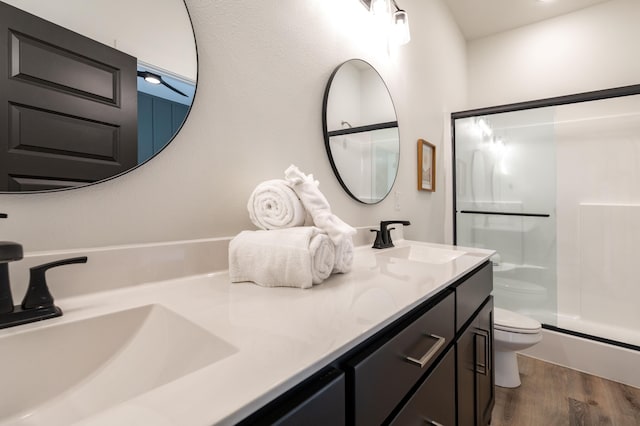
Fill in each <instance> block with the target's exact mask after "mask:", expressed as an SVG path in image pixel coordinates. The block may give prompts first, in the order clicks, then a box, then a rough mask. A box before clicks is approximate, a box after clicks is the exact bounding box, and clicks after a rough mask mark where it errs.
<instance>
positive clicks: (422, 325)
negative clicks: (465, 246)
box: [241, 262, 494, 426]
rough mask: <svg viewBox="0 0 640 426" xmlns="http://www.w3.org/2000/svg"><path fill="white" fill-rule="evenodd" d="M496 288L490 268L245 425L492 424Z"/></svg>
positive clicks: (393, 326) (388, 329)
mask: <svg viewBox="0 0 640 426" xmlns="http://www.w3.org/2000/svg"><path fill="white" fill-rule="evenodd" d="M492 289H493V274H492V266H491V264H490V263H489V262H485V263H484V264H483V265H482V266H480V267H478V268H477V269H475V270H474V271H472V272H470V273H469V274H467V275H466V276H464V277H462V278H461V279H460V280H458V281H456V282H455V283H453V284H452V285H450V286H449V287H448V288H446V289H443V291H441V292H440V293H439V294H438V295H436V296H433V297H431V298H430V299H429V300H427V301H425V302H424V303H423V304H422V305H420V306H419V307H417V308H415V309H414V310H413V311H411V312H409V313H407V314H406V315H404V316H403V317H402V318H400V319H398V320H397V321H395V322H394V323H392V324H390V325H389V326H387V327H385V328H384V329H383V330H381V331H380V332H378V333H377V334H375V335H374V336H372V337H371V338H369V339H368V340H367V341H365V342H364V343H362V344H360V345H358V346H357V347H355V348H353V349H352V350H351V351H349V352H348V353H347V354H344V355H343V356H341V357H340V358H338V359H336V360H334V361H333V362H331V366H330V367H328V369H327V370H326V372H325V373H323V374H320V375H319V376H316V377H314V378H311V379H309V380H307V381H306V382H304V383H303V384H302V385H299V386H297V387H295V388H294V389H292V390H291V391H289V392H287V393H286V394H284V395H283V396H281V397H280V398H278V399H276V400H275V401H274V402H272V403H271V404H269V405H268V406H267V407H265V408H263V409H261V410H259V411H258V412H256V413H254V414H253V415H252V416H250V417H249V418H248V419H247V420H245V421H243V422H242V423H241V424H243V425H244V424H278V425H294V424H298V425H302V424H304V425H340V424H348V425H381V424H392V425H394V426H398V425H403V426H404V425H425V424H426V425H436V426H438V425H443V426H453V425H461V426H466V425H472V426H475V425H487V424H489V422H490V419H491V411H492V409H493V404H494V370H493V298H492V297H491V295H490V293H491V290H492Z"/></svg>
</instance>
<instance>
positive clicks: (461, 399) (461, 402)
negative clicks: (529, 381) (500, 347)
mask: <svg viewBox="0 0 640 426" xmlns="http://www.w3.org/2000/svg"><path fill="white" fill-rule="evenodd" d="M456 351H457V357H458V359H457V369H458V379H457V382H458V424H459V425H461V426H466V425H470V426H473V425H487V424H489V421H490V420H491V411H492V410H493V404H494V400H495V398H494V396H495V394H494V371H493V358H494V350H493V298H492V297H490V298H488V299H487V302H486V303H485V305H484V306H483V308H482V309H481V310H480V311H479V312H478V314H477V315H476V316H475V317H474V318H473V320H472V321H471V323H470V324H469V326H468V327H467V328H466V329H465V330H464V331H463V333H462V334H461V335H460V337H459V338H458V340H457V342H456Z"/></svg>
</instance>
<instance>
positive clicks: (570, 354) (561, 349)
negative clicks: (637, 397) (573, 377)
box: [521, 329, 640, 388]
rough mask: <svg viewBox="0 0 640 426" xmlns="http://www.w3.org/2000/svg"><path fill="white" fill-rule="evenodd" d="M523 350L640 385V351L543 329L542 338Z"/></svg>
mask: <svg viewBox="0 0 640 426" xmlns="http://www.w3.org/2000/svg"><path fill="white" fill-rule="evenodd" d="M521 353H522V354H523V355H526V356H530V357H532V358H537V359H540V360H542V361H546V362H550V363H552V364H557V365H561V366H564V367H568V368H571V369H574V370H578V371H582V372H585V373H589V374H593V375H594V376H598V377H603V378H605V379H609V380H614V381H616V382H620V383H624V384H626V385H630V386H634V387H636V388H640V369H638V368H637V366H638V365H640V352H639V351H635V350H631V349H626V348H622V347H618V346H614V345H609V344H606V343H601V342H597V341H593V340H589V339H584V338H581V337H577V336H572V335H569V334H566V333H560V332H556V331H551V330H545V329H543V330H542V341H541V342H540V343H538V344H537V345H535V346H532V347H531V348H529V349H527V350H524V351H522V352H521Z"/></svg>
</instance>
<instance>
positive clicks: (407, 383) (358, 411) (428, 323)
mask: <svg viewBox="0 0 640 426" xmlns="http://www.w3.org/2000/svg"><path fill="white" fill-rule="evenodd" d="M423 309H425V310H426V312H425V311H424V310H423V311H422V313H421V314H418V315H419V316H418V317H417V318H416V317H413V318H412V319H408V320H406V321H407V322H405V323H404V324H402V325H398V327H399V328H398V329H396V328H395V327H394V330H392V331H390V332H389V334H388V335H390V336H392V337H390V338H388V339H386V340H384V339H383V340H382V341H378V342H375V343H372V344H371V345H370V346H369V347H367V348H366V349H364V350H363V351H362V352H361V353H360V354H358V355H357V356H355V357H354V358H352V359H350V360H349V361H347V362H346V365H345V370H346V371H347V389H349V395H351V398H352V406H353V413H351V415H352V416H353V419H354V423H355V424H356V425H374V424H381V423H382V422H383V421H384V420H385V419H386V418H387V417H388V416H389V415H390V414H391V412H392V410H393V409H394V408H395V407H396V406H397V405H398V404H399V403H400V401H401V400H402V399H403V398H404V397H405V395H407V393H408V392H409V391H410V389H411V387H412V386H414V385H415V384H416V383H417V382H418V381H419V380H420V378H421V377H423V376H424V374H425V373H426V372H427V371H428V370H429V368H430V367H431V366H432V365H433V363H434V362H435V360H436V359H438V358H439V355H440V354H441V353H442V352H443V351H445V350H446V349H447V347H448V346H449V344H450V343H451V342H453V339H454V335H455V327H454V309H455V297H454V294H453V293H448V295H447V296H445V297H444V299H441V300H440V301H439V302H437V303H436V304H435V305H431V306H430V307H429V306H427V307H425V308H423ZM421 363H422V366H421V365H420V364H421Z"/></svg>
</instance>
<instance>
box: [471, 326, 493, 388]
mask: <svg viewBox="0 0 640 426" xmlns="http://www.w3.org/2000/svg"><path fill="white" fill-rule="evenodd" d="M475 335H476V337H481V338H482V349H483V350H482V357H483V358H484V359H483V360H482V362H481V361H480V360H478V361H477V362H476V372H477V373H479V374H483V375H485V376H486V375H487V373H488V371H489V370H491V366H490V365H489V362H490V361H491V354H490V353H489V351H490V349H489V342H490V340H491V336H490V335H489V332H488V331H487V330H483V329H481V328H478V329H476V333H475ZM477 353H478V347H477V339H476V357H478V356H477ZM478 358H479V357H478Z"/></svg>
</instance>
